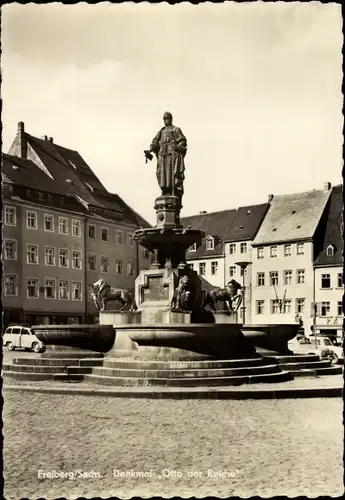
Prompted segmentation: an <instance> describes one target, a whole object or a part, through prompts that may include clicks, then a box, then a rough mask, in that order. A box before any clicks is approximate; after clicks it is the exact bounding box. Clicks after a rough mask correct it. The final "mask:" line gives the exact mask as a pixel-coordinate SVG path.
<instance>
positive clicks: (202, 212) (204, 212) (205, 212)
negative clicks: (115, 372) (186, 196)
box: [199, 210, 207, 215]
mask: <svg viewBox="0 0 345 500" xmlns="http://www.w3.org/2000/svg"><path fill="white" fill-rule="evenodd" d="M205 214H207V211H206V210H201V212H199V215H205Z"/></svg>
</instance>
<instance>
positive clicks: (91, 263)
mask: <svg viewBox="0 0 345 500" xmlns="http://www.w3.org/2000/svg"><path fill="white" fill-rule="evenodd" d="M87 261H88V265H89V271H96V255H91V254H89V255H88V257H87Z"/></svg>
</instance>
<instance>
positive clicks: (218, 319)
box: [214, 311, 238, 324]
mask: <svg viewBox="0 0 345 500" xmlns="http://www.w3.org/2000/svg"><path fill="white" fill-rule="evenodd" d="M214 319H215V323H227V324H229V323H231V324H233V323H238V313H237V312H226V311H217V312H215V313H214Z"/></svg>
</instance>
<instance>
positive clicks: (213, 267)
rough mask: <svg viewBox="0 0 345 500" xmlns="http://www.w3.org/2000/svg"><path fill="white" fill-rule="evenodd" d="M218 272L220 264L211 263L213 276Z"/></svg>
mask: <svg viewBox="0 0 345 500" xmlns="http://www.w3.org/2000/svg"><path fill="white" fill-rule="evenodd" d="M217 271H218V262H211V274H212V276H215V275H216V274H217Z"/></svg>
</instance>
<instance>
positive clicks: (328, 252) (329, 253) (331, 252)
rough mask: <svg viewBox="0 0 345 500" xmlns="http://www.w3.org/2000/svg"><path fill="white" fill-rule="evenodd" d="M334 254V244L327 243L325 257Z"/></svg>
mask: <svg viewBox="0 0 345 500" xmlns="http://www.w3.org/2000/svg"><path fill="white" fill-rule="evenodd" d="M332 255H334V246H333V245H328V247H327V257H332Z"/></svg>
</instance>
